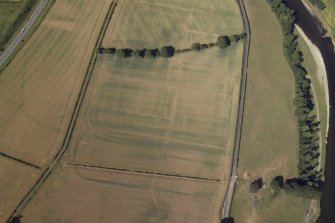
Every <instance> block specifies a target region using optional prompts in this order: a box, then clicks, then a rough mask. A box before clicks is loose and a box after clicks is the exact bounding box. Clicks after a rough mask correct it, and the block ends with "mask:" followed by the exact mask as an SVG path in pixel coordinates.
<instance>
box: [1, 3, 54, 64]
mask: <svg viewBox="0 0 335 223" xmlns="http://www.w3.org/2000/svg"><path fill="white" fill-rule="evenodd" d="M48 1H49V0H41V1H40V3H39V4H38V6H37V7H36V9H35V11H34V13H33V14H32V15H31V17H30V18H29V20H28V22H27V23H26V24H25V25H24V26H23V28H22V29H21V31H20V33H19V34H18V35H17V36H16V37H15V39H14V40H13V42H12V43H11V44H10V45H9V47H8V48H7V49H6V50H5V52H4V53H3V54H2V55H1V56H0V66H1V65H2V64H3V63H4V62H5V61H6V60H7V58H8V57H9V56H10V55H11V54H12V52H13V51H14V49H15V48H16V47H17V46H18V45H19V43H20V42H21V41H22V40H23V38H24V36H25V35H26V34H27V32H29V30H30V28H31V27H32V25H33V24H34V22H35V21H36V19H37V18H38V16H39V15H40V14H41V12H42V11H43V9H44V7H45V5H46V4H47V3H48Z"/></svg>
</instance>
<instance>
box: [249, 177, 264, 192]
mask: <svg viewBox="0 0 335 223" xmlns="http://www.w3.org/2000/svg"><path fill="white" fill-rule="evenodd" d="M262 187H263V180H262V178H258V179H257V180H255V181H253V182H252V183H251V184H250V192H252V193H257V192H258V191H259V190H260V189H261V188H262Z"/></svg>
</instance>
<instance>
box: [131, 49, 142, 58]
mask: <svg viewBox="0 0 335 223" xmlns="http://www.w3.org/2000/svg"><path fill="white" fill-rule="evenodd" d="M131 56H132V57H135V58H142V57H143V51H141V50H139V49H136V50H134V51H133V52H132V53H131Z"/></svg>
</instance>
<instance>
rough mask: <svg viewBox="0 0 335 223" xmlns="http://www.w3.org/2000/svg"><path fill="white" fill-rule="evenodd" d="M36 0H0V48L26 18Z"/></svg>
mask: <svg viewBox="0 0 335 223" xmlns="http://www.w3.org/2000/svg"><path fill="white" fill-rule="evenodd" d="M36 2H37V1H36V0H0V49H1V50H3V49H4V48H5V47H6V44H8V42H9V40H10V38H11V37H12V36H13V35H14V34H15V33H16V32H17V30H18V29H19V28H20V27H21V26H22V24H23V23H24V22H25V20H26V19H27V18H28V16H29V15H30V13H31V12H32V11H33V8H34V5H35V3H36Z"/></svg>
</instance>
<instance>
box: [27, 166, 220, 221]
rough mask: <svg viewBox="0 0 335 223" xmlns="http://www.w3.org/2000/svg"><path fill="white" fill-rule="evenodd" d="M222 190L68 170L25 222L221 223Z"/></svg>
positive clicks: (51, 184) (34, 205) (205, 185)
mask: <svg viewBox="0 0 335 223" xmlns="http://www.w3.org/2000/svg"><path fill="white" fill-rule="evenodd" d="M221 186H222V185H221V184H218V183H215V182H213V183H206V182H205V183H204V182H199V181H194V180H186V179H185V180H181V179H173V178H164V177H154V176H151V175H133V174H129V173H117V172H109V171H101V170H92V169H85V168H76V167H70V166H66V167H64V168H63V169H62V170H61V172H58V173H57V174H55V175H54V177H52V179H50V181H49V182H48V183H46V185H45V188H48V189H47V191H44V192H45V193H40V194H38V195H37V196H36V200H35V201H34V202H32V204H31V206H29V208H28V209H27V210H26V211H25V212H24V213H23V218H22V222H50V223H53V222H113V223H127V222H129V223H130V222H143V223H144V222H157V223H158V222H159V223H160V222H178V223H179V222H180V223H183V222H217V219H218V216H217V214H218V212H215V211H217V203H218V202H219V200H222V198H220V197H217V196H218V194H217V191H219V190H220V187H221ZM78 188H80V190H78ZM220 196H222V195H220ZM211 214H212V216H211Z"/></svg>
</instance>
